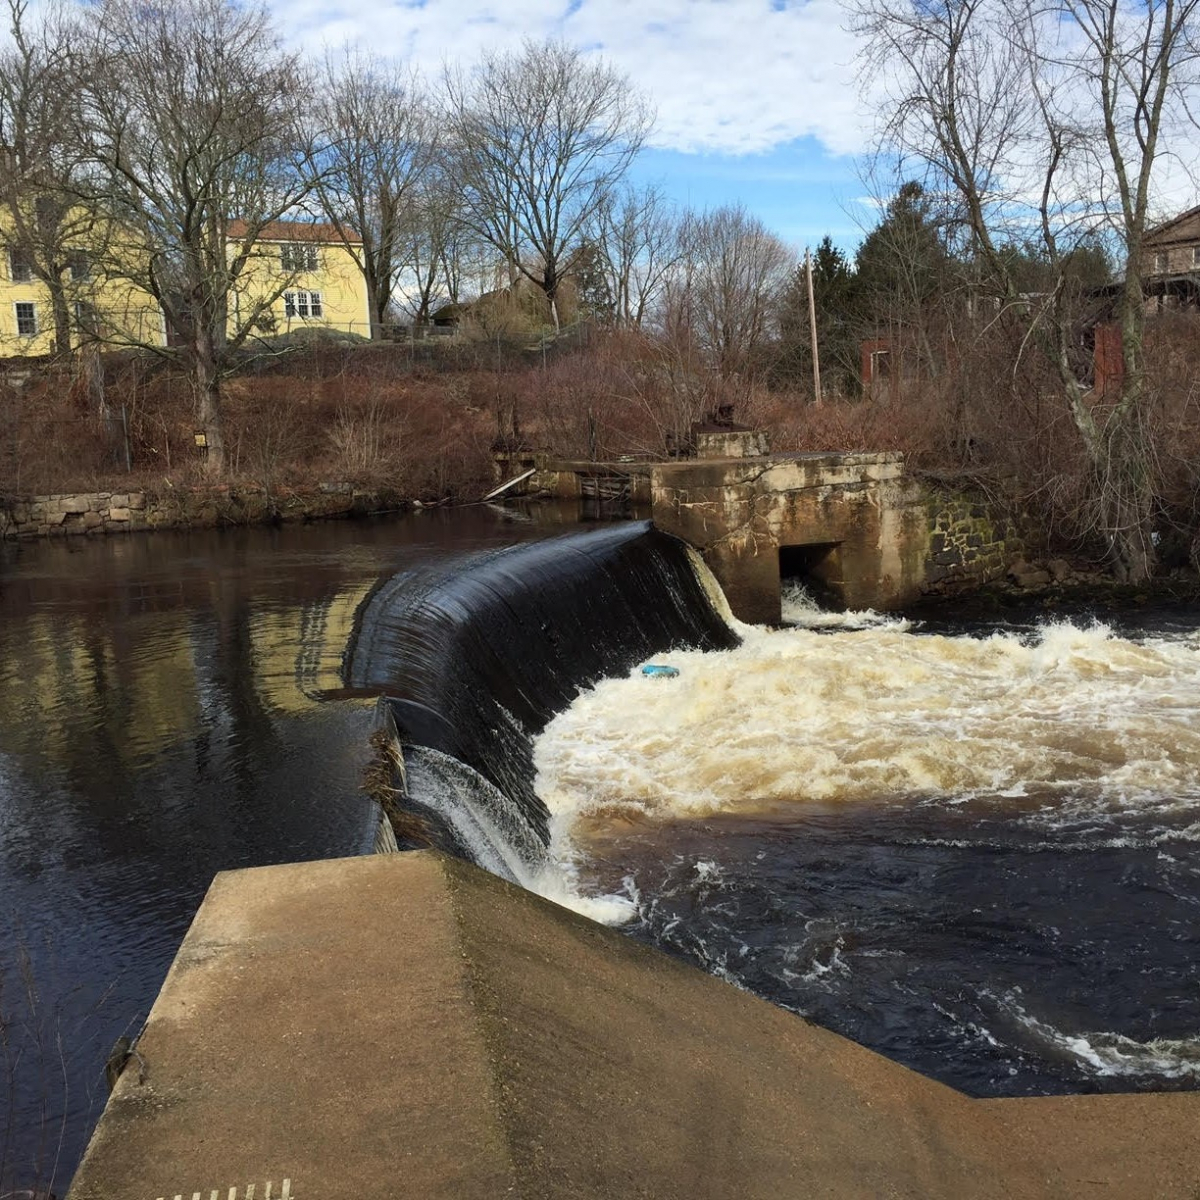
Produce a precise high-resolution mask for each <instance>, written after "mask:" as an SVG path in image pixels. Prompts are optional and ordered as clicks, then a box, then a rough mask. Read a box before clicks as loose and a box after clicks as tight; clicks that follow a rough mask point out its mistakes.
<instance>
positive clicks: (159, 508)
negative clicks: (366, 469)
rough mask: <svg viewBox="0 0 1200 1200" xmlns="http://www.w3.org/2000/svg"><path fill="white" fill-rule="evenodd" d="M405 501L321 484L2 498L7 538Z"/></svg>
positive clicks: (212, 522)
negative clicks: (308, 488)
mask: <svg viewBox="0 0 1200 1200" xmlns="http://www.w3.org/2000/svg"><path fill="white" fill-rule="evenodd" d="M403 503H404V502H403V500H401V499H400V497H399V496H398V495H395V494H393V493H391V492H389V491H386V490H377V491H357V490H355V489H354V488H353V487H352V486H351V485H350V484H321V485H319V486H318V487H316V488H314V489H313V490H311V491H305V492H268V491H266V490H265V489H262V488H253V487H249V488H228V487H213V488H195V489H182V488H179V489H172V490H170V491H168V492H164V493H161V494H155V493H152V492H147V491H131V492H83V493H76V494H55V495H49V496H30V497H25V498H21V499H8V500H5V499H0V538H8V539H16V538H20V539H28V538H36V537H56V536H65V535H70V534H100V533H105V534H107V533H128V532H131V531H133V530H140V529H185V528H186V529H191V528H209V527H212V526H217V525H254V524H261V523H266V522H276V521H307V520H320V519H324V518H331V517H347V516H355V515H361V514H364V513H368V512H373V511H377V510H379V509H382V508H395V507H398V506H400V505H402V504H403Z"/></svg>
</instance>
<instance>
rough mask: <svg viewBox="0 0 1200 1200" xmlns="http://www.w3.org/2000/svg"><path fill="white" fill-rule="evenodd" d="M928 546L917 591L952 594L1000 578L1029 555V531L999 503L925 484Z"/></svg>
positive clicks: (971, 494) (1030, 547) (1033, 550)
mask: <svg viewBox="0 0 1200 1200" xmlns="http://www.w3.org/2000/svg"><path fill="white" fill-rule="evenodd" d="M926 508H927V510H928V513H929V550H928V552H927V555H926V559H925V583H924V586H923V587H922V589H921V590H922V591H923V592H925V593H926V594H932V595H952V594H954V593H956V592H965V591H971V590H973V589H974V588H978V587H982V586H983V585H984V584H987V583H994V582H996V581H997V580H1001V579H1003V578H1004V577H1005V575H1006V574H1007V572H1008V570H1009V567H1010V566H1011V565H1012V563H1013V562H1015V561H1016V560H1018V559H1020V558H1021V557H1022V556H1023V555H1025V554H1028V553H1034V552H1035V551H1036V550H1037V549H1038V547H1037V546H1035V545H1032V544H1031V540H1032V539H1031V537H1030V533H1029V531H1028V530H1027V529H1023V528H1022V527H1021V524H1020V523H1019V522H1018V521H1017V520H1015V519H1014V518H1013V517H1012V516H1010V515H1008V514H1006V513H1005V512H1004V511H1003V510H1002V509H1001V508H1000V506H998V505H997V504H995V503H993V502H991V501H989V500H988V499H987V498H986V497H984V496H982V495H978V494H974V493H972V492H970V491H966V492H961V491H954V490H948V489H944V488H941V487H927V491H926Z"/></svg>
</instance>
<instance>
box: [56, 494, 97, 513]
mask: <svg viewBox="0 0 1200 1200" xmlns="http://www.w3.org/2000/svg"><path fill="white" fill-rule="evenodd" d="M59 503H60V504H61V506H62V510H63V512H65V513H86V512H88V511H89V510H90V508H91V505H90V504H89V503H88V498H87V496H64V497H63V498H62V500H61V501H60V502H59Z"/></svg>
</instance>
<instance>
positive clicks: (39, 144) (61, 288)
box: [0, 0, 103, 355]
mask: <svg viewBox="0 0 1200 1200" xmlns="http://www.w3.org/2000/svg"><path fill="white" fill-rule="evenodd" d="M8 17H9V34H10V38H11V41H10V42H9V44H8V45H7V46H5V47H4V49H3V50H0V146H2V147H3V169H2V170H0V210H2V211H3V214H4V221H3V229H4V233H3V240H4V248H5V249H6V250H7V252H8V255H9V264H8V265H9V267H10V270H11V273H12V277H13V279H14V280H19V279H21V278H28V279H30V280H36V281H37V282H38V283H40V284H41V285H42V286H43V287H44V288H45V289H46V293H47V294H48V296H49V299H50V310H51V315H52V318H53V322H54V350H55V353H56V354H59V355H66V354H68V353H69V352H70V350H71V334H72V330H73V328H74V327H75V326H76V324H77V322H76V321H75V320H74V319H73V318H74V310H73V305H82V304H86V303H87V297H89V296H90V294H91V291H92V288H91V283H92V262H91V254H90V253H89V252H94V248H95V247H96V245H97V243H98V242H99V241H100V240H101V239H102V232H103V223H102V222H97V221H96V220H95V217H94V214H93V212H92V210H91V209H90V208H89V207H88V206H86V205H83V204H81V203H80V202H79V199H78V197H77V195H76V192H77V187H76V185H77V184H78V182H79V179H80V178H81V172H82V169H83V164H82V162H81V156H80V153H79V148H78V145H77V142H76V140H75V139H74V137H73V134H74V132H75V131H76V130H77V129H78V127H79V102H78V93H79V85H80V82H81V81H80V71H81V69H82V63H81V61H80V58H79V56H78V54H77V52H76V49H75V46H74V44H73V37H72V29H71V23H70V21H69V20H68V18H67V17H66V15H65V14H64V13H63V12H61V11H59V10H55V9H53V8H51V9H48V10H42V11H40V12H39V13H38V14H37V15H36V16H31V14H30V12H29V4H28V0H8Z"/></svg>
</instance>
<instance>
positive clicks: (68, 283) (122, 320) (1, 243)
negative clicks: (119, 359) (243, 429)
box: [0, 221, 166, 358]
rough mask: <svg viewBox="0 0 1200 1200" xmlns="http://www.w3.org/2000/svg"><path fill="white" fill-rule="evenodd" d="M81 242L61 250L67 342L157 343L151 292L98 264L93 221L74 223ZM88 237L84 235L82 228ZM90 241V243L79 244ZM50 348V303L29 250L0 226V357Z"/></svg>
mask: <svg viewBox="0 0 1200 1200" xmlns="http://www.w3.org/2000/svg"><path fill="white" fill-rule="evenodd" d="M0 224H2V222H0ZM76 228H77V230H78V231H79V241H80V242H81V244H80V245H79V246H78V247H76V248H73V249H71V250H69V251H68V252H67V256H66V257H67V269H66V270H65V271H64V273H63V289H64V292H65V296H66V302H67V315H68V320H69V322H70V333H71V344H72V345H73V346H78V345H80V344H81V343H83V342H93V341H102V342H109V343H113V344H117V345H121V344H125V345H129V344H141V345H146V344H151V345H163V344H164V343H165V340H166V334H165V330H164V328H163V319H162V312H161V310H160V309H159V307H158V305H157V303H156V302H155V300H154V298H153V297H152V296H150V295H149V294H148V293H146V292H143V291H141V290H140V289H139V288H137V287H136V286H135V285H133V284H131V283H130V282H129V281H128V280H125V279H120V278H115V277H113V276H111V275H109V274H108V273H106V272H105V271H104V270H103V269H102V267H101V266H100V262H99V259H100V256H99V255H98V254H97V253H96V247H97V246H98V245H99V244H100V242H99V239H98V238H96V237H95V226H94V224H91V223H88V222H84V221H79V222H77V223H76ZM85 229H88V230H90V231H91V233H92V237H91V238H88V237H86V236H85V234H84V230H85ZM88 240H90V241H91V243H92V244H91V245H86V244H82V243H84V242H85V241H88ZM53 351H54V306H53V304H52V302H51V298H50V290H49V288H47V287H46V285H45V284H44V283H43V282H42V281H41V280H40V279H38V277H37V275H36V274H35V272H34V268H33V259H32V257H31V255H30V253H29V252H28V251H27V250H25V249H23V248H22V247H21V246H20V244H18V243H17V242H16V241H15V240H14V238H13V236H12V234H11V232H9V233H6V232H4V231H3V230H2V229H0V357H5V358H7V357H19V356H25V355H44V354H51V353H53Z"/></svg>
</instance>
